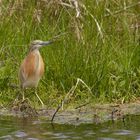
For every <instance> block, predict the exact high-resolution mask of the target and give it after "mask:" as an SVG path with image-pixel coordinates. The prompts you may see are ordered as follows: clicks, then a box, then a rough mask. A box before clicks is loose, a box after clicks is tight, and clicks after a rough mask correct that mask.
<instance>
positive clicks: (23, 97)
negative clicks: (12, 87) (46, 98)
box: [21, 89, 25, 101]
mask: <svg viewBox="0 0 140 140" xmlns="http://www.w3.org/2000/svg"><path fill="white" fill-rule="evenodd" d="M21 92H22V101H24V100H25V96H24V90H23V89H22V91H21Z"/></svg>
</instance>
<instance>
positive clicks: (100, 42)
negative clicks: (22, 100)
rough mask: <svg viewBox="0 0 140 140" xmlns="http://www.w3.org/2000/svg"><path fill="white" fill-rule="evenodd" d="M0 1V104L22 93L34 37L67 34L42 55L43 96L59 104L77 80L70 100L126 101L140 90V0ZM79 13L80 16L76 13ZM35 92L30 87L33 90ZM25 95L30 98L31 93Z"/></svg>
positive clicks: (40, 90) (44, 37) (81, 101)
mask: <svg viewBox="0 0 140 140" xmlns="http://www.w3.org/2000/svg"><path fill="white" fill-rule="evenodd" d="M77 2H78V8H77V7H76V5H75V3H74V1H73V2H72V1H71V2H70V1H68V0H64V1H63V2H62V1H59V0H51V1H47V0H46V1H45V0H38V1H34V0H31V1H28V0H1V3H0V18H1V20H0V103H1V104H5V103H9V102H10V101H12V100H14V99H15V98H16V96H17V94H18V93H19V92H20V90H19V89H18V88H12V87H11V85H12V84H16V85H18V84H19V82H18V69H19V65H20V63H21V61H22V59H23V58H24V57H25V55H26V54H27V52H28V44H29V43H30V41H32V40H35V39H40V40H48V39H51V38H52V37H53V36H55V35H57V34H59V33H63V32H67V34H66V35H65V36H61V38H60V39H59V41H57V42H56V43H54V44H53V45H52V46H49V47H46V48H43V49H42V50H40V51H41V54H42V56H43V58H44V62H45V64H46V67H45V69H46V70H45V75H44V77H43V79H42V81H41V82H40V83H39V95H40V97H41V98H42V99H43V101H44V102H45V103H46V104H47V105H48V106H53V105H56V104H57V103H59V102H60V101H61V99H63V98H64V96H65V95H66V94H67V93H68V92H69V90H70V89H71V88H72V87H73V86H75V84H76V81H77V78H80V79H81V80H82V81H83V82H84V83H85V84H86V85H87V86H88V87H89V88H90V90H91V91H92V95H91V94H90V93H89V91H88V89H87V88H86V86H85V85H84V84H82V83H81V84H80V83H79V84H78V86H77V88H76V90H75V92H74V94H73V95H72V97H71V102H72V103H74V102H75V103H84V102H88V101H92V102H98V101H100V102H106V101H108V102H126V101H131V100H132V99H136V97H139V93H140V65H139V64H140V55H139V54H140V32H139V31H140V29H139V27H140V25H139V24H140V22H139V19H140V17H139V16H140V15H139V13H140V8H139V6H140V3H139V0H133V1H132V0H130V1H126V0H118V1H115V0H106V1H104V0H101V1H93V0H89V1H86V0H81V1H80V2H79V1H77ZM78 12H80V15H78ZM29 92H30V93H32V90H30V91H29ZM29 92H28V93H27V94H26V96H27V97H29V98H30V99H31V100H32V101H34V102H36V101H37V99H36V98H35V96H33V94H30V93H29Z"/></svg>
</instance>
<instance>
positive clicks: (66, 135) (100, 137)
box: [0, 116, 140, 140]
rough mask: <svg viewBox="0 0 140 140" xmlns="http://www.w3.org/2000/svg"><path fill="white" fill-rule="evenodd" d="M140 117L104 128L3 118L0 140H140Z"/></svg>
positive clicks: (101, 126) (100, 125)
mask: <svg viewBox="0 0 140 140" xmlns="http://www.w3.org/2000/svg"><path fill="white" fill-rule="evenodd" d="M139 119H140V116H127V117H126V118H125V124H124V123H123V121H122V120H120V121H115V122H114V123H112V121H109V122H106V123H103V124H81V125H78V126H77V125H75V126H74V125H64V124H63V125H61V124H54V125H53V126H52V125H51V123H48V122H47V121H45V120H39V119H38V118H34V119H29V118H28V119H27V118H22V119H21V118H14V117H0V139H1V140H23V139H25V140H46V139H48V140H85V139H86V140H91V138H92V139H97V140H118V139H122V140H126V139H127V140H131V139H136V140H140V122H139Z"/></svg>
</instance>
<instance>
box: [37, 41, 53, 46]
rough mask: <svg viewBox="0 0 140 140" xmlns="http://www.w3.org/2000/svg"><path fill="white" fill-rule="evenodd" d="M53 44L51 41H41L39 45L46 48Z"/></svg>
mask: <svg viewBox="0 0 140 140" xmlns="http://www.w3.org/2000/svg"><path fill="white" fill-rule="evenodd" d="M51 43H53V41H43V42H41V43H40V45H41V46H48V45H49V44H51Z"/></svg>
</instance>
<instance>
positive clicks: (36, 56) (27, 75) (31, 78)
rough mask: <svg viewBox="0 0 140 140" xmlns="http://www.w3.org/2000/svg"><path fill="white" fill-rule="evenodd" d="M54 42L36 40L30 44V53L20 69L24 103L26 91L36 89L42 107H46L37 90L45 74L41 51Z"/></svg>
mask: <svg viewBox="0 0 140 140" xmlns="http://www.w3.org/2000/svg"><path fill="white" fill-rule="evenodd" d="M52 42H53V41H42V40H34V41H32V42H31V43H30V49H29V52H28V54H27V56H26V57H25V58H24V60H23V61H22V63H21V65H20V68H19V81H20V87H21V89H22V99H23V101H24V100H25V97H24V89H26V88H32V87H34V88H35V94H36V96H37V98H38V99H39V101H40V103H41V104H42V106H44V103H43V101H42V100H41V99H40V97H39V95H38V94H37V90H36V89H37V86H38V83H39V81H40V79H41V77H42V76H43V74H44V61H43V58H42V56H41V54H40V52H39V49H40V48H42V47H44V46H48V45H49V44H51V43H52Z"/></svg>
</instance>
